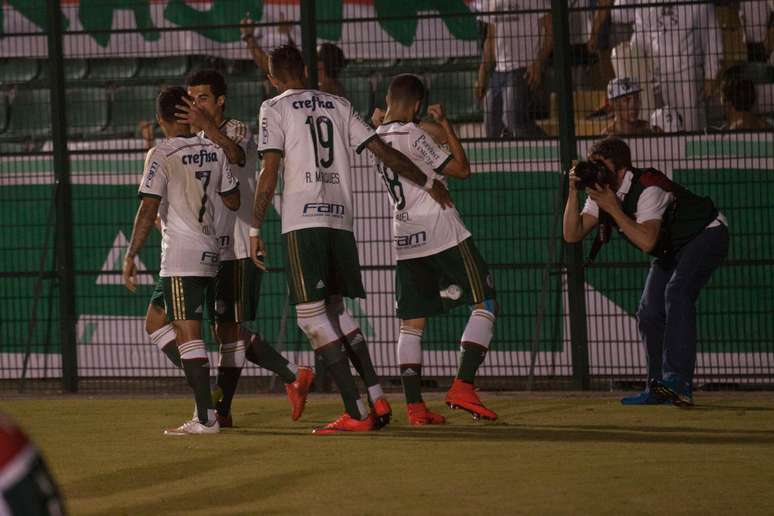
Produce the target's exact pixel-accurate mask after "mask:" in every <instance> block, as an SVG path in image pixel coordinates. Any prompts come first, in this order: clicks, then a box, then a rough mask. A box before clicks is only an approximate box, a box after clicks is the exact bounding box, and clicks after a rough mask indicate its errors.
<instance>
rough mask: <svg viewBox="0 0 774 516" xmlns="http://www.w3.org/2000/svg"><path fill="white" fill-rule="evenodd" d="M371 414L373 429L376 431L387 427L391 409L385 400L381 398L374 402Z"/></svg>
mask: <svg viewBox="0 0 774 516" xmlns="http://www.w3.org/2000/svg"><path fill="white" fill-rule="evenodd" d="M371 414H372V415H373V417H374V427H375V428H376V430H379V429H380V428H384V427H385V426H387V425H389V424H390V418H391V417H392V407H390V403H389V402H388V401H387V398H384V397H382V398H379V399H378V400H376V401H374V403H373V406H372V407H371Z"/></svg>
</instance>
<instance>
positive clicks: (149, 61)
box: [137, 56, 189, 78]
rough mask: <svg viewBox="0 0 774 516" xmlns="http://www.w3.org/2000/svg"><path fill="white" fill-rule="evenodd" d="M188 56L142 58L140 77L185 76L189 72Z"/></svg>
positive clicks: (138, 74)
mask: <svg viewBox="0 0 774 516" xmlns="http://www.w3.org/2000/svg"><path fill="white" fill-rule="evenodd" d="M188 68H189V61H188V56H169V57H158V58H145V59H142V60H140V66H139V71H138V73H137V76H138V77H149V78H150V77H177V78H180V77H183V76H184V75H185V74H186V73H188Z"/></svg>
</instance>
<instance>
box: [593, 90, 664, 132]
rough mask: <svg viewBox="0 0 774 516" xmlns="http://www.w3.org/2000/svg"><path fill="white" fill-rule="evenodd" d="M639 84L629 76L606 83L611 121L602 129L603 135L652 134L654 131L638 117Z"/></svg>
mask: <svg viewBox="0 0 774 516" xmlns="http://www.w3.org/2000/svg"><path fill="white" fill-rule="evenodd" d="M641 91H642V89H641V88H640V85H639V84H638V83H637V81H635V80H634V79H632V78H631V77H619V78H617V79H613V80H612V81H610V82H609V83H608V84H607V100H608V102H610V108H611V110H612V112H613V116H614V118H613V121H612V122H611V123H610V125H608V126H607V127H606V128H604V129H603V130H602V135H603V136H611V135H625V134H653V133H654V132H655V131H654V130H653V129H652V128H651V127H650V124H648V122H646V121H645V120H641V119H640V92H641Z"/></svg>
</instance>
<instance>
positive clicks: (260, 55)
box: [239, 12, 269, 74]
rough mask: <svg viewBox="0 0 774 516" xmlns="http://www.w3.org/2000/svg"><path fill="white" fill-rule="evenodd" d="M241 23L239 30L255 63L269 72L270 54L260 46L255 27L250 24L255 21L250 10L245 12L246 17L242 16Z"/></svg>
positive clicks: (264, 71)
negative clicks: (254, 30) (254, 33)
mask: <svg viewBox="0 0 774 516" xmlns="http://www.w3.org/2000/svg"><path fill="white" fill-rule="evenodd" d="M240 23H241V26H240V27H239V30H240V32H241V33H242V39H243V40H244V42H245V43H246V44H247V50H248V52H250V56H251V57H252V58H253V61H255V64H256V65H258V68H260V69H261V70H263V73H265V74H268V73H269V56H268V55H267V54H266V52H264V51H263V50H262V49H261V47H259V46H258V43H257V42H256V41H255V36H254V35H253V27H252V26H251V25H250V24H252V23H253V20H252V19H251V18H250V13H249V12H247V13H245V17H244V18H242V20H241V22H240Z"/></svg>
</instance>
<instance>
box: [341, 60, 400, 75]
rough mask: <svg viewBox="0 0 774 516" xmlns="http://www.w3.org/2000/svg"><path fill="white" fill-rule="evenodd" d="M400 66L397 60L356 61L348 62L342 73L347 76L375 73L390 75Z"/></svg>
mask: <svg viewBox="0 0 774 516" xmlns="http://www.w3.org/2000/svg"><path fill="white" fill-rule="evenodd" d="M397 64H398V60H397V59H356V60H351V61H347V66H345V67H344V70H343V72H342V73H344V74H346V75H370V74H371V73H373V72H382V73H389V70H390V69H391V68H394V67H395V66H396V65H397Z"/></svg>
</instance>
